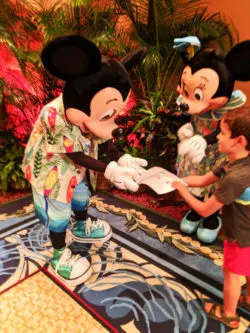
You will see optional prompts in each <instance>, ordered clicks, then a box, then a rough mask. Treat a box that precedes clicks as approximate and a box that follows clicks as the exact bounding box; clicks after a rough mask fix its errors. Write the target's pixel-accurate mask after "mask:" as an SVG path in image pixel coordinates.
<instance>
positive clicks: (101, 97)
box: [22, 35, 147, 286]
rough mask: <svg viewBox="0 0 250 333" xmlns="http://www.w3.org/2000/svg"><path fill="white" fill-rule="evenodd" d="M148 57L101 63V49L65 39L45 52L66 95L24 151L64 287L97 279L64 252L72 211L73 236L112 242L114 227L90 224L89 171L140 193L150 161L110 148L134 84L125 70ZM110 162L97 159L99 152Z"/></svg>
mask: <svg viewBox="0 0 250 333" xmlns="http://www.w3.org/2000/svg"><path fill="white" fill-rule="evenodd" d="M145 53H146V50H145V48H138V49H136V50H135V51H134V52H131V53H130V54H128V55H127V56H126V57H125V58H124V59H122V60H121V61H120V62H117V61H115V60H112V59H110V58H102V57H101V54H100V51H99V49H98V48H97V47H96V46H95V45H94V44H93V43H92V42H90V41H88V40H87V39H85V38H84V37H82V36H79V35H70V36H60V37H58V38H56V39H54V40H52V41H51V42H49V43H48V44H47V45H46V46H45V47H44V49H43V51H42V55H41V58H42V62H43V64H44V67H45V68H46V69H47V70H48V71H49V72H50V73H51V74H52V75H54V76H56V77H57V78H59V79H61V80H64V81H66V83H65V86H64V88H63V93H62V94H61V95H60V96H59V97H57V98H56V99H54V100H53V101H52V102H50V103H49V104H47V105H45V106H44V107H43V108H42V110H41V113H40V116H39V118H38V120H37V121H36V124H35V126H34V129H33V130H32V133H31V135H30V139H29V141H28V144H27V146H26V149H25V155H24V159H23V165H22V168H23V171H24V174H25V176H26V178H27V179H28V180H29V182H30V183H31V185H32V193H33V199H34V207H35V211H36V214H37V216H38V217H39V219H40V220H41V222H42V223H43V224H44V225H46V226H47V227H48V229H49V232H50V238H51V242H52V246H53V249H54V253H53V257H52V259H51V269H52V270H53V271H54V274H55V275H56V276H57V277H58V278H59V279H60V280H61V281H63V282H64V283H66V284H68V285H70V286H76V285H78V284H80V283H82V282H84V281H85V280H86V279H88V277H89V276H90V275H91V273H92V269H91V266H90V263H89V261H88V260H87V258H85V257H81V256H80V255H79V254H77V255H75V254H72V252H71V250H70V249H69V248H68V247H66V229H67V228H68V225H69V221H70V217H71V212H72V211H73V213H74V216H75V220H76V224H75V226H74V227H73V229H72V230H71V233H72V235H71V237H72V239H73V240H74V241H77V242H80V243H86V242H87V243H95V242H99V241H102V242H104V241H106V240H108V239H109V238H110V237H111V235H112V231H111V227H110V226H109V224H108V223H107V222H105V221H102V220H97V221H92V220H91V219H89V218H87V214H86V213H87V206H88V202H89V197H90V191H89V187H88V183H87V181H86V177H85V173H86V169H89V170H90V171H92V173H91V174H90V181H91V182H92V183H93V182H94V180H95V175H94V173H93V171H98V172H103V173H104V176H105V177H106V178H107V179H109V180H110V181H111V182H112V183H113V184H114V185H115V186H117V187H118V188H120V189H129V190H131V191H137V189H138V185H137V184H136V183H135V181H134V180H133V176H134V177H135V176H138V174H140V173H141V171H142V170H143V168H142V167H143V166H146V165H147V162H146V161H145V160H142V159H137V158H133V157H132V156H130V155H128V154H125V155H123V156H121V154H120V153H119V151H118V150H117V149H116V148H115V146H114V144H113V143H112V140H110V139H111V138H112V134H111V133H112V131H113V130H114V129H115V128H116V125H115V122H114V118H115V116H117V115H118V114H119V113H120V112H121V111H122V109H123V107H124V106H125V105H126V103H127V101H128V99H129V96H130V92H131V80H130V78H129V74H128V72H127V71H129V70H130V69H132V68H133V67H134V66H135V65H136V64H137V63H138V62H139V61H141V59H142V58H143V57H144V55H145ZM98 145H99V148H100V149H102V150H103V151H104V152H106V153H107V154H108V155H109V156H110V159H111V162H110V163H109V164H108V165H106V164H105V163H103V162H101V161H98V159H97V150H98Z"/></svg>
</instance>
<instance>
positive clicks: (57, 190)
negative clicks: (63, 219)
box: [22, 95, 97, 203]
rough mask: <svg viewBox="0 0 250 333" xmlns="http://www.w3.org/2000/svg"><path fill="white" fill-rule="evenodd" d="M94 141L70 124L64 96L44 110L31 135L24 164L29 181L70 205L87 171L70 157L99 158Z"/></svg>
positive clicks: (47, 193)
mask: <svg viewBox="0 0 250 333" xmlns="http://www.w3.org/2000/svg"><path fill="white" fill-rule="evenodd" d="M91 141H92V140H91V138H87V137H84V136H83V133H82V132H81V130H80V128H79V127H78V126H74V125H72V124H71V123H70V122H68V121H67V119H66V118H65V112H64V106H63V100H62V95H60V96H59V97H58V98H56V99H54V100H53V101H52V102H50V103H49V104H47V105H45V106H44V107H43V109H42V110H41V113H40V115H39V118H38V120H37V121H36V124H35V126H34V129H33V131H32V133H31V135H30V138H29V141H28V144H27V147H26V149H25V155H24V159H23V164H22V169H23V172H24V174H25V176H26V178H27V180H28V181H29V182H30V183H31V184H32V186H34V187H35V188H36V190H37V192H38V193H39V194H41V195H43V196H46V197H49V198H51V199H55V200H58V201H61V202H66V203H69V202H70V201H71V199H72V196H73V194H74V189H75V187H76V185H77V184H79V183H80V182H81V181H82V180H83V178H84V177H85V170H86V169H85V168H83V167H80V166H78V165H76V164H75V163H74V162H73V161H72V160H71V159H69V158H68V157H67V155H66V153H71V152H84V153H85V154H86V155H91V157H94V158H97V145H93V142H91ZM91 144H92V146H91ZM93 146H94V147H95V149H94V150H93V149H91V150H92V154H91V153H90V148H91V147H93Z"/></svg>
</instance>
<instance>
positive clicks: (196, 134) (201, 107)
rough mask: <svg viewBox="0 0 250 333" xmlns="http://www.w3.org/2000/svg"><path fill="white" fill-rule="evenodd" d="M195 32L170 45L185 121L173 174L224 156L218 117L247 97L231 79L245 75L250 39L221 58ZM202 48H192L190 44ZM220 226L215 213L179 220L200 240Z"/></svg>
mask: <svg viewBox="0 0 250 333" xmlns="http://www.w3.org/2000/svg"><path fill="white" fill-rule="evenodd" d="M209 44H211V40H209V38H208V39H207V40H206V41H205V46H203V47H201V43H200V41H199V40H198V38H197V37H195V36H188V37H183V38H176V39H175V40H174V48H176V49H178V50H179V51H180V52H181V55H182V58H183V60H184V62H185V68H184V70H183V72H182V75H181V79H180V82H179V84H178V87H177V92H178V93H179V96H178V98H177V104H178V105H179V109H180V111H181V112H182V114H183V115H186V116H187V121H188V122H187V123H186V124H185V125H183V126H182V127H181V128H180V129H179V130H178V133H177V134H178V137H179V140H180V143H179V145H178V158H177V174H178V176H179V177H187V176H193V175H203V174H205V173H206V172H207V171H208V170H211V168H212V167H213V166H214V164H215V163H217V162H221V161H222V160H223V159H225V156H224V155H223V154H220V153H219V152H218V146H217V138H216V137H217V135H218V133H219V128H220V126H219V122H220V119H221V116H222V114H223V113H224V112H227V111H228V110H231V109H234V108H237V107H240V106H242V105H243V104H244V103H245V101H246V96H245V95H244V94H243V93H242V92H241V91H240V90H236V91H233V88H234V83H235V80H239V81H248V80H250V62H249V59H250V41H244V42H241V43H239V44H237V45H236V46H234V47H233V48H232V49H231V50H230V52H229V53H228V54H227V55H226V56H225V57H224V56H222V54H218V52H217V51H216V50H215V49H211V48H207V45H209ZM200 47H201V49H200V50H199V51H198V52H196V53H195V52H194V48H197V49H199V48H200ZM190 190H191V192H192V193H193V194H194V195H196V196H197V197H199V198H200V199H201V200H204V198H206V197H207V196H209V195H211V193H212V192H213V190H214V188H213V187H212V186H208V187H206V188H205V190H204V188H203V189H201V188H198V189H197V188H192V189H190ZM220 228H221V219H220V217H219V216H218V212H217V213H216V214H214V215H212V216H210V217H208V218H205V219H204V218H202V217H201V216H200V215H198V214H197V213H196V212H195V211H193V210H191V211H189V212H188V213H187V214H186V216H185V217H184V218H183V220H182V221H181V224H180V229H181V231H182V232H184V233H186V234H192V233H194V232H196V234H197V237H198V239H199V240H200V241H202V242H204V243H212V242H213V241H215V240H216V238H217V236H218V233H219V231H220Z"/></svg>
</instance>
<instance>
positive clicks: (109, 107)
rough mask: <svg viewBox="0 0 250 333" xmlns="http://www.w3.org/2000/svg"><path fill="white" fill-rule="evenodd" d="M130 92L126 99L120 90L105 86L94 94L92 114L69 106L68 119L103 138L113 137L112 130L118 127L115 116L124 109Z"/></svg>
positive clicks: (91, 104)
mask: <svg viewBox="0 0 250 333" xmlns="http://www.w3.org/2000/svg"><path fill="white" fill-rule="evenodd" d="M129 96H130V93H129V94H128V96H127V98H126V100H125V101H124V100H123V98H122V95H121V93H120V91H118V90H117V89H115V88H110V87H107V88H104V89H102V90H100V91H98V93H96V94H95V95H94V97H93V98H92V101H91V103H90V116H87V115H86V114H85V113H84V112H82V111H80V110H77V109H72V108H69V109H67V110H66V115H67V118H68V120H69V121H70V122H71V123H72V124H73V125H76V126H79V127H80V128H81V130H82V132H84V133H90V134H94V135H95V136H97V137H99V138H101V139H110V138H112V131H113V130H114V129H115V128H117V125H116V124H115V122H114V118H115V117H116V116H117V115H118V114H119V113H120V112H121V111H122V110H123V108H124V107H125V105H126V104H127V102H128V99H129Z"/></svg>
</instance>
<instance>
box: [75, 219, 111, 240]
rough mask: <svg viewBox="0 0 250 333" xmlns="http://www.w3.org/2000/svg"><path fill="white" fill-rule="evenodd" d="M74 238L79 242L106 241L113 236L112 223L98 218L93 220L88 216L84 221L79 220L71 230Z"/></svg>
mask: <svg viewBox="0 0 250 333" xmlns="http://www.w3.org/2000/svg"><path fill="white" fill-rule="evenodd" d="M71 233H72V239H73V240H74V241H75V242H78V243H97V242H106V241H107V240H109V239H110V237H111V236H112V229H111V227H110V225H109V224H108V223H107V222H105V221H103V220H100V219H98V220H97V221H92V220H91V219H90V218H88V219H87V220H86V221H85V222H84V221H77V222H76V224H75V226H74V227H73V229H72V230H71Z"/></svg>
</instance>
